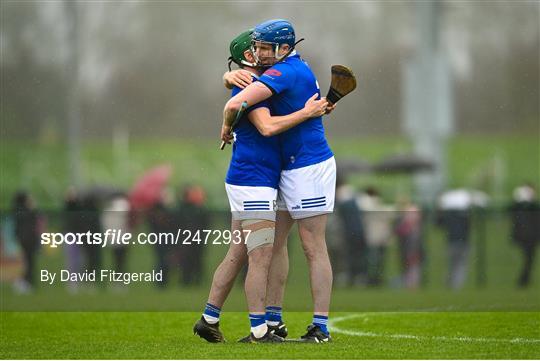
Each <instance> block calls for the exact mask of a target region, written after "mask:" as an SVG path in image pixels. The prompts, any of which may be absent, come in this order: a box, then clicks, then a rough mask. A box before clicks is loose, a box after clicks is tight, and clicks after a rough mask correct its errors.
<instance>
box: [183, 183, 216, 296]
mask: <svg viewBox="0 0 540 361" xmlns="http://www.w3.org/2000/svg"><path fill="white" fill-rule="evenodd" d="M205 203H206V193H205V191H204V189H203V188H202V187H201V186H199V185H186V186H184V187H183V190H182V192H181V199H180V200H179V203H178V221H179V227H178V228H180V229H182V230H189V231H191V235H192V237H191V242H190V244H186V245H182V246H181V247H182V248H181V253H180V260H179V261H180V268H181V270H182V283H183V284H184V285H185V286H189V285H199V284H200V283H201V281H202V277H203V256H204V250H205V248H206V245H205V244H204V239H205V237H206V233H204V230H210V213H209V211H208V209H207V208H206V207H205ZM197 232H199V235H198V236H197V235H196V233H197ZM197 240H200V242H197Z"/></svg>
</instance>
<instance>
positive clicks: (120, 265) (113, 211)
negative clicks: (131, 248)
mask: <svg viewBox="0 0 540 361" xmlns="http://www.w3.org/2000/svg"><path fill="white" fill-rule="evenodd" d="M129 216H130V206H129V201H128V200H127V198H126V197H125V196H124V195H116V196H114V197H112V198H111V199H110V200H108V201H107V203H106V204H105V207H104V208H103V213H102V216H101V223H102V225H103V230H104V231H105V232H106V231H107V230H108V229H111V230H113V231H116V232H121V233H122V234H125V233H128V232H130V231H131V228H130V225H129ZM111 248H112V252H113V265H114V266H113V269H114V270H115V271H117V272H126V255H127V250H128V245H126V244H118V243H114V244H113V245H112V246H111Z"/></svg>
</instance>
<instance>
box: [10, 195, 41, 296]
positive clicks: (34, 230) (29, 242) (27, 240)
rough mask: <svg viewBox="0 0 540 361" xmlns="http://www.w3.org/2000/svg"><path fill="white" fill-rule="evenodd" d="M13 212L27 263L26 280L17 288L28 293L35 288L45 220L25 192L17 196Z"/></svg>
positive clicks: (16, 234) (17, 235)
mask: <svg viewBox="0 0 540 361" xmlns="http://www.w3.org/2000/svg"><path fill="white" fill-rule="evenodd" d="M12 211H13V221H14V227H15V237H16V238H17V241H18V242H19V245H20V246H21V249H22V253H23V258H24V263H25V271H24V278H23V280H21V281H19V282H18V283H17V286H16V287H17V290H18V291H20V292H22V293H27V292H30V291H32V289H33V288H34V287H35V264H36V255H37V252H38V250H39V247H40V235H41V233H42V232H43V231H44V230H45V218H44V217H43V216H42V215H40V214H39V212H38V211H37V209H36V207H35V204H34V201H33V199H32V198H31V197H30V195H29V194H28V193H26V192H24V191H19V192H17V193H16V194H15V196H14V198H13V208H12Z"/></svg>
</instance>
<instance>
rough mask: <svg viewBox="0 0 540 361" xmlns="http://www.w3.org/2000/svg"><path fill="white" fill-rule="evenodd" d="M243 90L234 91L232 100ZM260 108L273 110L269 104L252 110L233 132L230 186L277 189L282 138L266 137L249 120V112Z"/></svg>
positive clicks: (257, 105) (253, 107)
mask: <svg viewBox="0 0 540 361" xmlns="http://www.w3.org/2000/svg"><path fill="white" fill-rule="evenodd" d="M254 80H256V78H254ZM241 90H242V89H240V88H237V87H234V88H233V90H232V96H231V97H233V96H235V95H236V94H238V93H240V91H241ZM261 107H266V108H269V109H270V107H269V104H268V103H267V102H266V101H263V102H260V103H258V104H255V105H253V106H251V107H249V108H248V109H247V110H246V112H245V113H244V115H243V116H242V118H241V119H240V121H239V123H238V125H237V126H236V128H235V130H234V143H233V150H232V158H231V163H230V164H229V171H228V172H227V177H226V178H225V182H226V183H228V184H232V185H237V186H249V187H271V188H275V189H277V188H278V185H279V178H280V174H281V154H280V149H279V138H278V137H277V136H272V137H264V136H263V135H261V133H259V131H258V130H257V128H256V127H255V126H254V125H253V124H252V123H251V122H250V120H249V119H248V114H249V112H250V111H252V110H254V109H257V108H261Z"/></svg>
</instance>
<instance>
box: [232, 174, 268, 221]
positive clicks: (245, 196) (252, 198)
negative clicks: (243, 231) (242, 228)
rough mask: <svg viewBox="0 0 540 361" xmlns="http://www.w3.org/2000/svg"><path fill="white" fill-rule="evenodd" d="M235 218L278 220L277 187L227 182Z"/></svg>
mask: <svg viewBox="0 0 540 361" xmlns="http://www.w3.org/2000/svg"><path fill="white" fill-rule="evenodd" d="M225 190H226V191H227V197H229V204H230V205H231V212H232V216H233V219H235V220H244V219H266V220H269V221H273V222H275V221H276V209H277V206H276V198H277V189H275V188H271V187H248V186H235V185H232V184H227V183H225Z"/></svg>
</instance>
